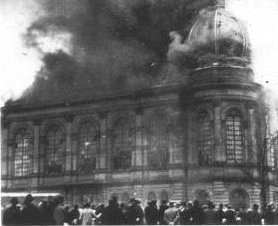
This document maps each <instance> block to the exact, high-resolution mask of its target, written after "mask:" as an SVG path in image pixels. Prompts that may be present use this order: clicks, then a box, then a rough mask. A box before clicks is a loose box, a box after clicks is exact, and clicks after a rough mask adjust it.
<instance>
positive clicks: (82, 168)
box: [78, 121, 100, 174]
mask: <svg viewBox="0 0 278 226" xmlns="http://www.w3.org/2000/svg"><path fill="white" fill-rule="evenodd" d="M86 124H87V125H88V127H90V129H91V131H88V130H87V131H86V138H87V139H85V140H87V141H86V142H85V143H87V142H88V143H89V144H88V145H90V143H91V142H93V145H94V146H95V148H92V149H91V150H87V151H86V150H85V153H84V155H85V156H87V157H84V158H82V157H81V155H82V143H83V141H82V137H81V136H82V134H81V133H82V129H83V128H84V127H85V126H87V125H86ZM90 129H89V130H90ZM90 133H92V134H91V137H90ZM89 138H91V139H92V140H91V142H90V141H88V139H89ZM85 146H86V144H85ZM93 149H95V150H93ZM99 151H100V128H99V126H98V125H97V124H96V123H94V122H92V121H84V122H82V123H81V124H80V127H79V131H78V163H79V164H78V172H79V173H81V174H88V173H91V172H93V171H95V170H96V169H97V159H98V158H97V157H98V153H99ZM89 152H92V153H89ZM82 162H83V163H82Z"/></svg>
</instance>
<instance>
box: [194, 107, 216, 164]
mask: <svg viewBox="0 0 278 226" xmlns="http://www.w3.org/2000/svg"><path fill="white" fill-rule="evenodd" d="M197 128H198V129H197V150H198V161H199V165H201V166H207V165H210V164H211V163H212V138H213V136H212V134H213V130H212V126H211V120H210V117H209V114H208V112H206V111H202V112H201V113H199V114H198V117H197Z"/></svg>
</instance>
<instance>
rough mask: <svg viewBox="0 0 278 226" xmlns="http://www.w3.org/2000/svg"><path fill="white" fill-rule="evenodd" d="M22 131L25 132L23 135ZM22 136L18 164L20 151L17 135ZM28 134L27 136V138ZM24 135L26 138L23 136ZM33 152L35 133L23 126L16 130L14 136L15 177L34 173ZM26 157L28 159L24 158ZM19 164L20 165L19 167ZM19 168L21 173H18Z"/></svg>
mask: <svg viewBox="0 0 278 226" xmlns="http://www.w3.org/2000/svg"><path fill="white" fill-rule="evenodd" d="M21 133H23V134H22V135H21ZM27 135H28V136H29V137H28V136H27ZM18 136H21V137H20V138H19V140H20V141H21V142H22V143H21V144H22V145H21V146H22V147H21V149H20V154H19V155H20V156H18V157H19V159H18V161H19V162H18V164H17V155H18V151H17V149H18V148H19V147H18V143H19V142H17V139H18V138H17V137H18ZM26 136H27V138H26ZM23 137H24V138H23ZM26 139H27V148H25V147H24V146H25V140H26ZM33 152H34V136H33V133H32V132H31V131H30V130H29V129H28V128H26V127H22V128H19V129H17V130H16V132H15V136H14V147H13V155H14V157H13V162H14V167H13V169H14V171H13V175H14V177H28V176H30V175H31V174H32V168H33ZM24 157H26V159H25V158H24ZM18 165H19V167H17V166H18ZM17 168H19V173H18V174H17Z"/></svg>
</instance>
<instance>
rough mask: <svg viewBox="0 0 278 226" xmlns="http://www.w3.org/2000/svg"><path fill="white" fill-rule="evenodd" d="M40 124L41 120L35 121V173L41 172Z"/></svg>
mask: <svg viewBox="0 0 278 226" xmlns="http://www.w3.org/2000/svg"><path fill="white" fill-rule="evenodd" d="M40 124H41V121H39V120H35V121H33V130H34V134H33V135H34V137H33V138H34V153H33V174H35V175H37V174H38V173H39V145H40V144H39V143H40Z"/></svg>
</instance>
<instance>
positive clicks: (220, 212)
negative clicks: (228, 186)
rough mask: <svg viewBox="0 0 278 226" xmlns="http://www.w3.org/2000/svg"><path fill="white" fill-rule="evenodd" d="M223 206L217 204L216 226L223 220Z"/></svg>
mask: <svg viewBox="0 0 278 226" xmlns="http://www.w3.org/2000/svg"><path fill="white" fill-rule="evenodd" d="M223 209H224V205H223V204H222V203H220V204H219V207H218V210H217V211H216V214H217V224H222V222H223V219H224V217H225V213H224V210H223Z"/></svg>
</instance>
